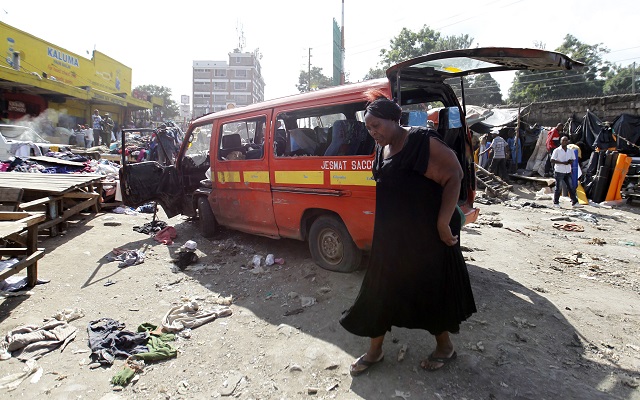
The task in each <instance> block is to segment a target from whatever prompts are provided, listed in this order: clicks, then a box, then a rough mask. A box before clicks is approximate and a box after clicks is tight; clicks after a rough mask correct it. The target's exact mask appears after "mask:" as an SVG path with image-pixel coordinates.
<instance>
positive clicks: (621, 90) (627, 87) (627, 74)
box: [602, 65, 640, 96]
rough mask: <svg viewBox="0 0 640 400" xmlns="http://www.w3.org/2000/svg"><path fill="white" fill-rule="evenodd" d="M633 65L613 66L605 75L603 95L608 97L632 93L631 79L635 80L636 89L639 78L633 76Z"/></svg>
mask: <svg viewBox="0 0 640 400" xmlns="http://www.w3.org/2000/svg"><path fill="white" fill-rule="evenodd" d="M634 68H635V65H629V66H627V67H622V66H619V65H614V66H612V67H611V70H610V71H609V73H608V74H607V80H606V82H605V83H604V87H603V90H602V91H603V94H604V95H605V96H610V95H614V94H625V93H632V92H633V85H632V84H631V83H632V79H633V78H635V81H636V82H635V87H636V88H637V87H638V83H639V82H640V79H639V77H638V76H637V75H636V74H634V71H633V70H634Z"/></svg>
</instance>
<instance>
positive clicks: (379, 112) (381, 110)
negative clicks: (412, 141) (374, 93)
mask: <svg viewBox="0 0 640 400" xmlns="http://www.w3.org/2000/svg"><path fill="white" fill-rule="evenodd" d="M367 113H369V114H371V115H373V116H374V117H377V118H381V119H390V120H392V121H400V117H401V116H402V109H401V108H400V106H399V105H398V104H397V103H395V102H394V101H391V100H389V99H387V98H386V97H380V98H377V99H376V100H374V101H372V102H371V103H369V105H368V106H367Z"/></svg>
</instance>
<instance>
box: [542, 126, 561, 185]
mask: <svg viewBox="0 0 640 400" xmlns="http://www.w3.org/2000/svg"><path fill="white" fill-rule="evenodd" d="M561 133H562V124H558V125H556V127H555V128H552V129H551V130H550V131H549V132H548V133H547V141H546V143H545V145H546V148H547V162H546V164H545V167H544V173H545V175H549V174H550V173H551V153H553V150H554V149H556V148H557V147H558V146H559V145H560V134H561Z"/></svg>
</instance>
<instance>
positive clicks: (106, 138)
mask: <svg viewBox="0 0 640 400" xmlns="http://www.w3.org/2000/svg"><path fill="white" fill-rule="evenodd" d="M113 124H114V123H113V119H111V115H110V114H109V113H104V117H103V118H102V145H103V146H107V147H109V146H110V145H111V135H113Z"/></svg>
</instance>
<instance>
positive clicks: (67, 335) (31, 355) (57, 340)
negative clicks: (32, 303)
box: [0, 319, 78, 361]
mask: <svg viewBox="0 0 640 400" xmlns="http://www.w3.org/2000/svg"><path fill="white" fill-rule="evenodd" d="M77 331H78V328H76V327H75V326H71V325H69V324H68V323H67V322H66V321H57V320H55V319H53V320H50V321H47V322H45V323H44V325H42V326H37V325H24V326H19V327H17V328H16V329H13V330H11V331H9V333H7V335H6V336H5V338H4V340H3V342H2V343H0V348H2V349H6V351H7V352H8V353H11V356H13V357H16V358H18V360H21V361H25V360H29V359H38V358H40V357H41V356H43V355H44V354H46V353H48V352H50V351H52V350H54V349H55V348H57V347H59V346H60V345H63V347H62V350H64V347H65V346H66V344H67V343H69V342H70V341H72V340H73V339H74V338H75V337H76V333H77ZM62 350H61V351H62ZM6 356H7V354H6V353H5V354H3V355H2V358H6Z"/></svg>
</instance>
